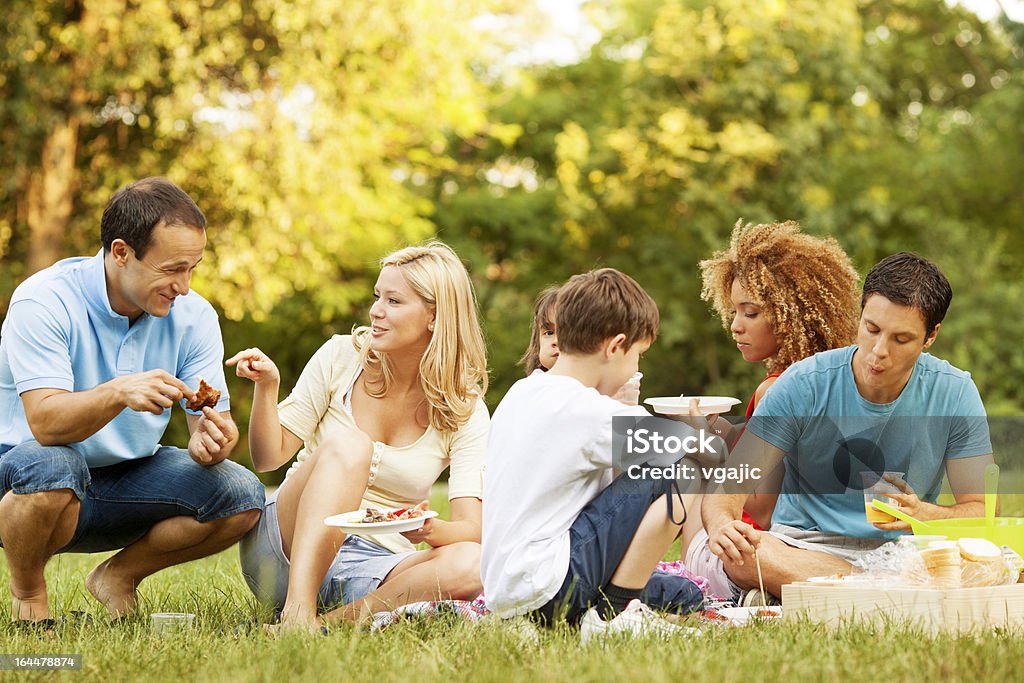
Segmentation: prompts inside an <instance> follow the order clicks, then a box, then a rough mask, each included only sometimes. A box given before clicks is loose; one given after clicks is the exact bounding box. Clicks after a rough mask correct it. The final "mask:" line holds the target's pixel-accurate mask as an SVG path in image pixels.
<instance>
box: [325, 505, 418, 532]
mask: <svg viewBox="0 0 1024 683" xmlns="http://www.w3.org/2000/svg"><path fill="white" fill-rule="evenodd" d="M381 512H383V513H384V514H387V513H388V512H390V510H381ZM365 516H366V510H353V511H352V512H343V513H341V514H340V515H334V516H332V517H328V518H327V519H325V520H324V524H326V525H327V526H336V527H338V528H339V529H341V530H342V531H344V532H345V533H348V534H360V533H363V532H374V531H376V532H379V533H385V534H398V533H401V532H403V531H412V530H413V529H419V528H420V527H421V526H423V522H425V521H427V520H428V519H430V518H431V517H437V510H427V511H426V512H424V513H423V514H422V515H420V516H419V517H413V518H412V519H396V520H394V521H392V522H367V523H363V522H361V521H359V520H361V519H362V518H363V517H365Z"/></svg>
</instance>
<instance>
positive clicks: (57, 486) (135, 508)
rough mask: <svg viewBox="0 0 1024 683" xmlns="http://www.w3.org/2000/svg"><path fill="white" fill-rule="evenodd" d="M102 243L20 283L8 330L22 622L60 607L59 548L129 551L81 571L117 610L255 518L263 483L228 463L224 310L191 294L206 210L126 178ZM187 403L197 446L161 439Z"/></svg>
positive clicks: (2, 377) (0, 343)
mask: <svg viewBox="0 0 1024 683" xmlns="http://www.w3.org/2000/svg"><path fill="white" fill-rule="evenodd" d="M100 236H101V241H102V243H103V248H102V249H101V250H100V251H99V253H97V254H96V255H95V256H93V257H81V258H70V259H65V260H63V261H60V262H59V263H56V264H54V265H53V266H51V267H49V268H47V269H46V270H43V271H40V272H39V273H36V274H35V275H33V276H31V277H30V278H28V279H27V280H25V282H23V283H22V284H21V285H20V286H19V287H18V288H17V289H16V290H15V291H14V294H13V296H12V298H11V304H10V308H9V309H8V311H7V317H6V318H5V320H4V323H3V329H2V331H0V545H2V546H3V549H4V552H5V554H6V557H7V564H8V566H9V568H10V573H11V580H10V587H11V616H12V618H13V619H14V620H15V621H36V622H38V621H45V620H48V619H49V617H50V609H49V599H48V596H47V592H46V581H45V579H44V575H43V570H44V568H45V567H46V564H47V562H49V560H50V558H51V557H52V556H53V555H54V554H56V553H61V552H99V551H103V550H114V549H122V550H121V551H120V552H119V553H117V554H116V555H114V556H113V557H111V558H109V559H108V560H106V561H104V562H102V563H101V564H100V565H99V566H97V567H96V568H95V569H94V570H93V571H92V572H91V573H90V574H89V576H88V577H87V578H86V587H87V588H88V589H89V591H90V592H91V593H92V595H93V596H94V597H95V598H96V599H97V600H99V601H100V602H101V603H103V604H104V605H105V606H106V608H107V609H108V610H109V611H110V613H111V614H112V615H114V616H120V615H123V614H126V613H128V612H130V611H132V610H133V609H134V608H135V607H136V587H137V586H138V585H139V583H140V582H141V581H142V580H143V579H144V578H146V577H147V576H149V575H150V574H153V573H155V572H157V571H159V570H161V569H163V568H165V567H169V566H171V565H175V564H179V563H181V562H187V561H189V560H194V559H197V558H200V557H206V556H207V555H211V554H213V553H216V552H219V551H221V550H223V549H225V548H227V547H228V546H230V545H232V544H233V543H235V542H236V541H237V540H238V539H240V538H241V537H242V536H243V535H244V534H245V533H246V532H247V531H248V530H249V529H250V528H251V527H252V526H253V525H254V524H255V523H256V521H257V520H258V519H259V515H260V510H262V508H263V487H262V485H261V484H260V482H259V480H258V479H257V478H256V477H255V476H254V475H253V474H252V473H251V472H249V471H248V470H247V469H245V468H244V467H242V466H240V465H238V464H237V463H234V462H231V461H229V460H227V457H228V456H229V455H230V454H231V451H232V449H233V448H234V446H235V444H236V443H237V442H238V429H237V427H235V424H234V422H233V421H232V420H231V413H230V412H229V404H228V395H227V391H226V387H225V383H224V370H223V366H222V361H223V355H224V348H223V342H222V341H221V334H220V328H219V326H218V323H217V314H216V312H214V310H213V308H212V307H211V306H210V304H209V303H207V302H206V301H205V300H204V299H203V298H202V297H201V296H199V295H198V294H196V293H195V292H190V291H189V282H190V280H191V277H192V271H193V269H194V268H195V267H196V265H197V264H198V263H199V261H200V260H202V257H203V250H204V249H205V246H206V218H205V217H204V216H203V213H202V212H201V211H200V210H199V207H197V206H196V205H195V203H194V202H193V201H192V199H191V198H190V197H189V196H188V195H187V194H186V193H185V192H183V191H182V190H181V189H180V188H179V187H177V186H176V185H174V184H173V183H171V182H170V181H168V180H166V179H164V178H147V179H145V180H140V181H138V182H136V183H133V184H131V185H128V186H127V187H124V188H122V189H121V190H119V191H118V192H117V193H116V194H114V196H113V197H112V198H111V200H110V202H109V203H108V204H107V206H106V208H105V209H104V210H103V217H102V221H101V227H100ZM201 377H202V378H205V379H206V380H207V381H208V382H209V384H210V385H211V386H212V387H213V388H215V389H219V390H220V391H221V395H220V398H219V400H216V401H215V402H214V405H213V406H212V407H211V406H210V405H209V404H206V405H204V406H201V409H199V410H191V409H190V410H187V419H188V429H189V433H190V434H191V437H190V439H189V444H188V449H187V450H185V449H181V448H173V447H168V446H161V445H160V438H161V437H162V436H163V433H164V430H165V429H166V427H167V423H168V421H169V419H170V413H171V406H172V405H173V404H174V403H175V402H176V401H177V402H180V403H181V404H182V407H184V406H185V399H189V400H192V399H194V398H196V391H195V390H194V388H196V387H198V386H199V382H200V378H201Z"/></svg>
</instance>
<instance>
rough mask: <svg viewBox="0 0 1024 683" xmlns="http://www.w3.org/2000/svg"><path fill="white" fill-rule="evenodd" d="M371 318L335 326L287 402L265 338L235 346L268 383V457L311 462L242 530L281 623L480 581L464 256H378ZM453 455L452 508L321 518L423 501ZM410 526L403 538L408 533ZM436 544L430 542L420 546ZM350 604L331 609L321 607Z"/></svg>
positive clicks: (360, 613)
mask: <svg viewBox="0 0 1024 683" xmlns="http://www.w3.org/2000/svg"><path fill="white" fill-rule="evenodd" d="M381 266H382V267H381V271H380V276H379V277H378V278H377V282H376V285H375V286H374V290H373V299H374V303H373V305H372V306H371V307H370V325H369V326H365V327H360V328H357V329H356V330H354V332H353V333H352V334H351V335H337V336H334V337H332V338H331V339H330V340H328V341H327V343H326V344H324V345H323V346H322V347H321V348H320V350H319V351H317V353H316V354H315V355H314V356H313V358H312V359H310V361H309V363H308V364H307V365H306V367H305V369H304V370H303V371H302V375H301V376H300V377H299V380H298V383H297V384H296V385H295V388H294V389H293V390H292V393H291V394H290V395H289V396H288V398H286V399H285V400H284V401H282V402H281V403H280V404H278V402H277V400H278V390H279V385H280V374H279V373H278V370H277V367H276V366H275V365H274V363H273V361H272V360H271V359H270V358H269V357H267V355H266V354H264V353H263V352H262V351H260V350H259V349H246V350H244V351H241V352H239V353H237V354H236V355H235V356H234V357H233V358H230V359H229V360H228V361H227V363H228V365H234V366H235V367H236V372H237V374H238V376H240V377H246V378H248V379H251V380H253V381H254V382H255V383H256V387H255V394H254V397H253V409H252V417H251V420H250V426H249V446H250V449H251V451H252V459H253V463H254V465H255V466H256V469H257V470H259V471H270V470H273V469H276V468H278V467H280V466H281V465H283V464H284V463H286V462H288V461H289V460H290V459H291V458H292V456H293V455H295V453H296V451H298V450H299V448H300V447H304V448H303V450H302V452H300V453H299V457H298V461H297V462H296V463H295V465H293V467H292V469H291V470H290V471H289V473H288V476H287V477H286V479H285V482H284V483H283V484H282V485H281V487H280V489H278V491H277V493H276V495H271V496H269V497H268V501H267V505H266V508H265V509H264V513H263V517H262V519H261V520H260V523H259V525H258V526H257V527H256V528H255V529H254V530H253V531H252V532H251V533H250V534H249V535H248V536H247V537H246V538H245V539H243V541H242V544H241V561H242V572H243V574H244V575H245V578H246V581H247V583H248V584H249V587H250V588H251V589H252V591H253V593H255V594H256V596H257V597H258V598H260V599H261V601H263V602H264V603H267V604H270V605H272V606H274V607H276V608H278V609H280V610H281V627H282V628H303V629H308V630H316V629H319V628H320V627H321V626H322V625H323V624H324V623H331V622H337V621H341V620H346V621H352V622H360V621H363V620H365V619H367V618H368V616H369V615H371V614H372V613H374V612H377V611H382V610H390V609H393V608H395V607H397V606H400V605H403V604H407V603H409V602H415V601H418V600H430V599H464V598H473V597H476V595H478V594H479V592H480V590H481V584H480V571H479V564H480V561H479V557H480V545H479V544H480V519H481V500H480V497H481V493H482V469H483V463H484V454H485V449H486V443H487V433H488V428H489V417H488V414H487V409H486V407H485V406H484V404H483V401H482V398H483V395H484V392H485V391H486V390H487V372H486V352H485V348H484V341H483V334H482V332H481V330H480V325H479V322H478V320H477V313H476V301H475V297H474V294H473V289H472V285H471V284H470V281H469V276H468V275H467V273H466V270H465V268H464V267H463V265H462V262H461V261H460V260H459V259H458V257H457V256H456V255H455V253H454V252H453V251H452V250H451V249H450V248H449V247H447V246H446V245H444V244H441V243H439V242H433V243H430V244H427V245H425V246H418V247H408V248H406V249H402V250H400V251H397V252H395V253H393V254H390V255H389V256H386V257H385V258H384V259H383V260H382V261H381ZM449 466H450V467H451V473H450V478H449V488H448V495H449V499H450V500H451V520H450V521H442V520H439V519H430V520H427V522H426V523H425V524H424V526H423V528H422V529H419V530H417V531H412V532H407V533H404V534H401V535H399V534H385V535H359V536H355V535H348V536H347V535H346V534H344V533H342V532H341V531H340V530H339V529H337V528H334V527H328V526H325V525H324V521H323V520H324V518H325V517H328V516H330V515H333V514H337V513H341V512H347V511H350V510H357V509H360V508H363V507H367V506H370V507H377V508H405V507H412V506H415V505H417V504H420V505H425V503H426V500H425V499H427V498H428V496H429V494H430V489H431V486H432V485H433V484H434V482H435V481H436V480H437V478H438V476H439V475H440V474H441V472H442V471H443V470H444V469H445V468H446V467H449ZM403 537H404V538H403ZM420 542H424V543H427V544H428V545H430V546H431V548H430V549H429V550H423V551H418V552H417V551H415V550H414V546H413V544H414V543H420ZM336 605H343V606H342V607H339V608H338V609H336V610H334V611H332V612H330V613H328V614H323V615H321V614H320V611H321V610H323V609H327V608H330V607H334V606H336Z"/></svg>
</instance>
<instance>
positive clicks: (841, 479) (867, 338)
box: [702, 253, 992, 595]
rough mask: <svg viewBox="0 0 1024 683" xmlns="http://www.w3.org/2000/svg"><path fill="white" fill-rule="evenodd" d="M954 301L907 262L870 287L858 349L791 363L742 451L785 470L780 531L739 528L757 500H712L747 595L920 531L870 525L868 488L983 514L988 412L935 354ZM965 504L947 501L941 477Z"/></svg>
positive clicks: (887, 262) (727, 561)
mask: <svg viewBox="0 0 1024 683" xmlns="http://www.w3.org/2000/svg"><path fill="white" fill-rule="evenodd" d="M952 297H953V292H952V289H951V288H950V285H949V282H948V280H947V279H946V277H945V276H944V275H943V274H942V272H941V271H940V270H939V269H938V268H937V267H936V266H935V265H934V264H933V263H931V262H929V261H927V260H925V259H923V258H920V257H919V256H916V255H914V254H909V253H900V254H895V255H893V256H889V257H888V258H885V259H883V260H882V261H881V262H879V263H878V264H877V265H876V266H875V267H874V268H873V269H872V270H871V272H870V273H869V274H868V276H867V278H866V280H865V282H864V292H863V296H862V299H861V307H862V311H861V318H860V326H859V329H858V332H857V345H856V346H851V347H847V348H842V349H835V350H833V351H826V352H824V353H819V354H817V355H815V356H812V357H810V358H807V359H805V360H803V361H800V362H798V363H795V364H794V365H792V366H790V367H789V368H788V369H787V370H786V371H785V372H784V373H783V374H782V376H781V377H779V379H778V381H777V382H776V383H775V384H774V385H773V386H772V387H771V389H770V390H769V391H768V392H767V393H766V395H765V397H764V399H763V400H762V401H761V403H760V404H759V405H758V407H757V410H756V411H755V413H754V415H753V417H751V419H750V421H749V422H748V423H747V427H746V430H745V432H744V435H743V437H742V438H741V440H740V442H739V443H738V444H737V446H736V448H735V449H734V451H733V454H732V455H731V456H730V457H731V458H732V462H731V464H742V463H746V464H748V465H755V466H757V467H760V468H761V471H763V472H768V471H771V470H772V469H774V468H775V467H777V466H779V463H780V461H782V463H783V465H784V468H785V469H784V476H783V480H782V481H783V483H782V490H781V496H780V498H779V502H778V506H777V507H776V509H775V513H774V515H773V517H772V527H771V530H770V532H761V531H757V530H755V529H754V528H753V527H751V526H750V525H749V524H745V523H744V522H742V521H741V519H740V515H741V512H742V506H743V501H744V500H745V498H746V493H745V492H729V493H717V494H716V493H712V494H709V495H707V496H706V497H705V499H704V502H703V508H702V512H703V519H704V525H705V528H706V529H707V531H708V536H709V540H708V549H709V550H710V552H711V553H713V554H714V555H715V556H717V557H718V558H720V559H721V561H722V563H723V564H724V570H725V572H726V574H727V576H728V577H729V579H731V581H733V582H734V584H735V585H736V586H737V587H738V588H740V589H744V588H745V589H752V588H754V587H756V586H758V570H757V566H756V563H755V562H754V561H753V553H754V549H755V548H757V554H758V560H759V563H760V567H761V572H762V574H763V580H764V585H765V588H766V590H767V591H768V592H769V593H771V594H773V595H781V587H782V585H784V584H787V583H791V582H793V581H800V580H805V579H807V578H809V577H812V576H823V575H830V574H835V573H846V572H848V571H849V570H850V568H851V565H850V563H851V562H852V561H855V560H856V559H857V558H858V557H859V556H860V555H862V554H863V553H864V552H866V551H869V550H872V549H874V548H875V547H877V546H878V545H880V544H882V543H884V542H885V541H886V540H888V539H889V538H892V537H894V536H897V535H899V533H900V532H905V531H907V530H909V528H910V527H909V525H907V524H906V523H905V522H901V521H890V522H877V523H874V524H870V523H869V522H868V521H867V518H866V514H865V512H866V511H865V503H864V495H863V491H864V487H865V485H870V484H872V483H874V482H876V481H877V480H878V478H879V477H880V476H882V475H883V473H888V472H898V473H902V474H903V475H904V477H903V479H900V478H899V477H897V476H894V475H891V474H886V475H885V479H886V480H887V481H889V482H890V484H891V485H892V486H894V487H896V488H898V489H899V491H898V492H896V491H893V492H892V493H890V494H888V495H889V496H890V498H891V499H892V500H894V501H895V502H896V503H897V505H896V507H898V508H899V509H900V510H902V511H903V512H905V513H907V514H909V515H911V516H912V517H916V518H918V519H923V520H928V519H940V518H949V517H978V516H981V515H982V514H983V512H984V495H983V484H982V483H981V482H982V471H983V469H984V467H985V465H986V464H988V463H990V462H992V445H991V442H990V440H989V433H988V426H987V422H986V419H985V409H984V406H983V405H982V402H981V397H980V396H979V394H978V390H977V388H976V387H975V385H974V382H973V381H972V380H971V377H970V374H968V373H966V372H963V371H961V370H958V369H956V368H954V367H953V366H952V365H950V364H949V363H947V362H946V361H942V360H939V359H937V358H935V357H934V356H932V355H930V354H928V353H925V351H926V350H927V349H928V348H929V347H931V345H932V344H933V343H934V342H935V338H936V336H937V335H938V332H939V328H940V326H941V322H942V319H943V317H944V316H945V314H946V310H947V309H948V308H949V303H950V301H951V299H952ZM944 474H945V475H946V476H947V477H948V480H949V483H950V487H951V489H952V492H953V495H954V498H955V501H956V502H955V504H953V505H950V506H940V505H937V504H936V503H935V500H936V498H937V496H938V494H939V489H940V487H941V484H942V479H943V475H944Z"/></svg>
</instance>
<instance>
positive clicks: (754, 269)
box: [700, 219, 859, 373]
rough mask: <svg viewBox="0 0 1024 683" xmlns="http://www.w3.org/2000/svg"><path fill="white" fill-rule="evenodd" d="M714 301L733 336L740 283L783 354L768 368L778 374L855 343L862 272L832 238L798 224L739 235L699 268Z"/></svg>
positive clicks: (739, 227)
mask: <svg viewBox="0 0 1024 683" xmlns="http://www.w3.org/2000/svg"><path fill="white" fill-rule="evenodd" d="M700 271H701V276H702V277H703V280H704V286H703V289H702V290H701V297H702V298H703V299H704V300H705V301H710V302H711V305H712V307H713V308H714V309H715V312H717V313H718V315H719V317H721V319H722V326H723V327H725V329H726V330H730V328H731V326H732V322H733V314H734V311H733V306H732V285H733V282H734V281H736V280H738V281H739V283H740V284H741V285H742V286H743V288H744V289H745V290H747V292H748V293H749V294H750V296H752V297H754V299H756V300H757V301H758V302H759V303H760V304H761V312H762V313H763V314H764V316H765V318H766V319H767V320H768V322H769V323H770V324H771V326H772V332H773V333H774V334H775V339H776V341H778V343H779V349H778V351H776V352H775V355H773V356H772V357H770V358H766V359H765V366H766V367H767V369H768V372H770V373H779V372H782V371H783V370H785V369H786V368H788V367H789V366H790V365H792V364H793V363H795V362H797V361H798V360H801V359H803V358H807V357H808V356H813V355H814V354H816V353H818V352H819V351H827V350H829V349H835V348H839V347H840V346H847V345H849V344H853V343H855V342H856V340H857V322H858V321H857V318H858V315H857V297H858V295H859V291H858V288H857V280H858V277H857V271H856V270H854V268H853V265H852V264H851V263H850V257H849V256H847V255H846V252H845V251H843V248H842V247H841V246H839V243H838V242H836V241H835V240H834V239H832V238H831V237H826V238H820V237H814V236H812V235H808V234H805V233H802V232H800V225H799V224H798V223H796V222H795V221H786V222H784V223H766V224H762V225H754V224H752V223H747V224H746V225H744V223H743V220H742V219H741V220H739V221H738V222H737V223H736V227H735V228H733V231H732V238H731V239H730V241H729V248H728V249H726V250H724V251H719V252H716V253H715V254H714V255H713V256H712V257H711V258H710V259H707V260H704V261H701V262H700Z"/></svg>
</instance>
